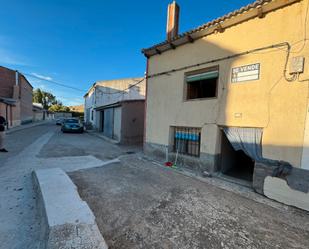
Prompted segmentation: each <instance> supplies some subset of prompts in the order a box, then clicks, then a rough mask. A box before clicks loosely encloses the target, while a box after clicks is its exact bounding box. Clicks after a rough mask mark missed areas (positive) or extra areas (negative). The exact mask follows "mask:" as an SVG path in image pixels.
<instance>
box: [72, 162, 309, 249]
mask: <svg viewBox="0 0 309 249" xmlns="http://www.w3.org/2000/svg"><path fill="white" fill-rule="evenodd" d="M70 176H71V178H72V179H73V181H74V182H75V184H76V185H77V186H78V189H79V192H80V195H81V197H82V198H83V199H84V200H86V201H87V202H88V204H89V206H90V207H91V209H92V210H93V212H94V214H95V216H96V219H97V222H98V225H99V228H100V231H101V232H102V234H103V236H104V238H105V240H106V242H107V244H108V245H109V248H110V249H115V248H117V249H121V248H166V249H167V248H177V249H178V248H179V249H187V248H188V249H189V248H190V249H192V248H216V249H217V248H246V249H247V248H259V249H260V248H283V249H290V248H304V249H305V248H306V249H307V248H309V241H308V237H309V215H308V212H302V211H297V212H292V211H286V212H284V211H282V210H277V209H275V208H273V207H270V206H268V205H265V204H261V203H257V202H255V201H253V200H251V199H247V198H244V197H242V196H239V195H237V194H234V193H232V192H229V191H225V190H222V189H220V188H217V187H215V186H212V185H209V184H206V183H202V182H200V181H197V180H195V179H193V178H190V177H186V176H183V175H180V174H178V173H176V172H174V171H171V170H166V169H164V168H161V167H158V166H155V165H152V164H150V163H146V162H144V161H141V160H138V159H136V158H135V159H134V157H133V156H132V158H131V159H130V160H127V161H122V163H117V164H112V165H108V166H104V167H101V168H95V169H89V170H83V171H79V172H75V173H71V174H70Z"/></svg>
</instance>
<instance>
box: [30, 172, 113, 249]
mask: <svg viewBox="0 0 309 249" xmlns="http://www.w3.org/2000/svg"><path fill="white" fill-rule="evenodd" d="M33 180H34V185H35V188H36V191H37V195H38V198H37V200H38V207H39V210H40V213H41V216H42V231H41V232H42V235H41V240H42V241H43V243H42V246H41V247H42V248H46V249H56V248H57V249H60V248H61V249H69V248H70V249H71V248H75V249H94V248H97V249H107V248H108V247H107V245H106V243H105V241H104V238H103V237H102V235H101V233H100V231H99V229H98V226H97V224H96V222H95V217H94V215H93V213H92V211H91V210H90V208H89V206H88V205H87V203H86V202H84V201H83V200H81V198H80V196H79V194H78V192H77V188H76V186H75V185H74V184H73V182H72V181H71V179H70V178H69V177H68V176H67V175H66V173H65V172H64V171H63V170H61V169H59V168H52V169H45V170H37V171H34V172H33Z"/></svg>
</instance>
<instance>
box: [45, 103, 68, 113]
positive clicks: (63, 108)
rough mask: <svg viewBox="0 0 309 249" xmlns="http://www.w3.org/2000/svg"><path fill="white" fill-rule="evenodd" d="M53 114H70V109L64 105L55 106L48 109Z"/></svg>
mask: <svg viewBox="0 0 309 249" xmlns="http://www.w3.org/2000/svg"><path fill="white" fill-rule="evenodd" d="M48 110H49V111H51V112H69V111H70V108H69V107H67V106H64V105H62V104H61V105H59V104H54V105H51V106H50V107H49V108H48Z"/></svg>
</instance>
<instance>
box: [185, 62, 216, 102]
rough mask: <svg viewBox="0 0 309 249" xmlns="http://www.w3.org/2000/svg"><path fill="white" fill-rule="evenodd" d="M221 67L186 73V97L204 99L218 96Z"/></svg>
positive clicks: (188, 98)
mask: <svg viewBox="0 0 309 249" xmlns="http://www.w3.org/2000/svg"><path fill="white" fill-rule="evenodd" d="M218 78H219V67H211V68H206V69H203V70H198V71H194V72H189V73H186V76H185V80H186V89H187V92H186V99H187V100H190V99H204V98H215V97H217V85H218Z"/></svg>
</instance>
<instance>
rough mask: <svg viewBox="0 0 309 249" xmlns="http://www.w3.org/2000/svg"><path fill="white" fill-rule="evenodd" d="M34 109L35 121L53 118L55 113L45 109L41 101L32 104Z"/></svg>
mask: <svg viewBox="0 0 309 249" xmlns="http://www.w3.org/2000/svg"><path fill="white" fill-rule="evenodd" d="M32 111H33V118H32V120H33V122H37V121H43V120H51V119H53V117H54V115H53V114H52V113H51V112H49V111H48V110H45V109H44V108H43V105H42V104H41V103H33V104H32Z"/></svg>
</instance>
